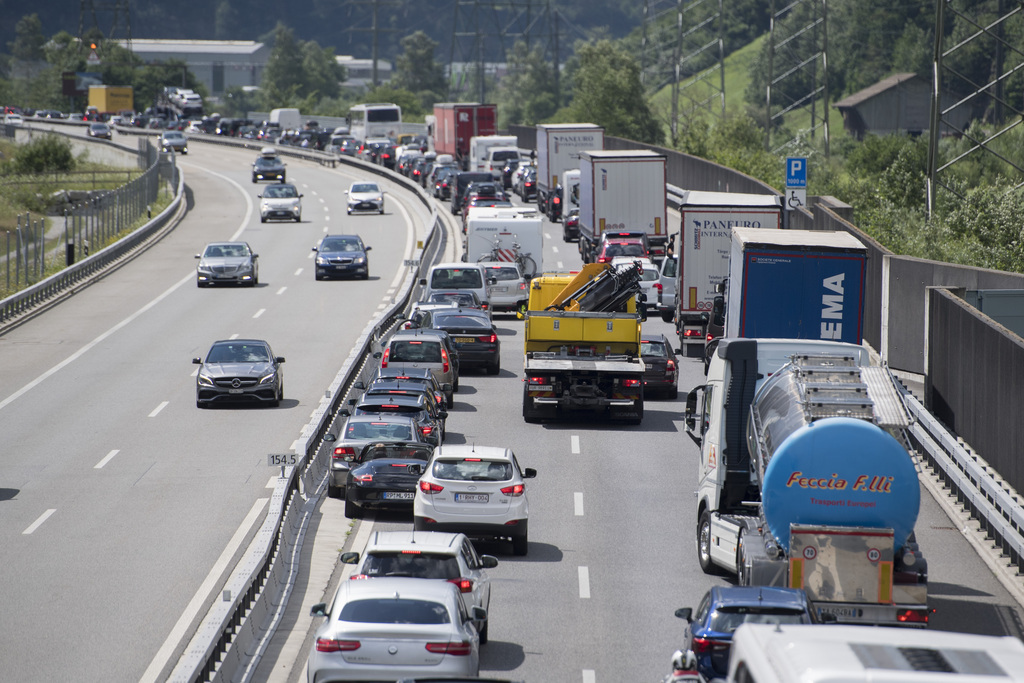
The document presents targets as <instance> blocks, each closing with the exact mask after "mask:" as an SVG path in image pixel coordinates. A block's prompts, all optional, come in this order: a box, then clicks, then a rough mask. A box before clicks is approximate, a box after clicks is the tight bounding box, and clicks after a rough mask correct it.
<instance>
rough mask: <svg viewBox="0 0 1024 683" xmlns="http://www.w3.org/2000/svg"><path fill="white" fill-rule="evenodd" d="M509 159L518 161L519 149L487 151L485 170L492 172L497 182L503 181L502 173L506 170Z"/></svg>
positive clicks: (508, 148)
mask: <svg viewBox="0 0 1024 683" xmlns="http://www.w3.org/2000/svg"><path fill="white" fill-rule="evenodd" d="M509 159H515V160H516V161H518V160H519V159H520V156H519V148H518V147H491V148H490V149H488V150H487V160H486V161H485V162H484V170H485V171H490V172H491V175H492V176H494V179H495V180H498V181H500V180H501V172H502V170H503V169H504V168H505V162H507V161H508V160H509Z"/></svg>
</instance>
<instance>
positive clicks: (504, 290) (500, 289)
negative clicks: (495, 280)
mask: <svg viewBox="0 0 1024 683" xmlns="http://www.w3.org/2000/svg"><path fill="white" fill-rule="evenodd" d="M491 291H492V292H507V291H508V287H491Z"/></svg>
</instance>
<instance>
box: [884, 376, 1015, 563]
mask: <svg viewBox="0 0 1024 683" xmlns="http://www.w3.org/2000/svg"><path fill="white" fill-rule="evenodd" d="M904 398H905V400H906V402H907V405H908V407H909V408H910V411H911V413H912V414H913V415H914V417H915V418H916V419H917V422H916V423H915V424H914V425H912V426H911V428H910V433H911V436H912V437H913V438H914V440H915V442H916V445H917V446H919V447H920V449H921V451H922V453H923V454H924V455H925V458H926V460H927V462H928V464H929V466H930V467H931V468H932V469H933V470H934V471H935V472H936V474H937V475H938V476H939V478H940V479H941V480H942V482H943V483H944V484H945V485H947V486H948V487H949V488H950V489H951V490H952V491H953V493H954V494H955V495H956V498H957V501H958V502H960V503H961V504H962V505H963V506H964V507H965V508H966V509H967V512H968V513H969V514H970V516H971V517H972V518H973V519H976V520H977V521H978V522H979V523H980V524H981V528H982V530H983V531H984V532H985V533H986V534H988V535H989V536H991V538H992V540H993V541H994V542H995V544H996V545H997V546H998V547H999V548H1000V550H1001V551H1002V553H1003V554H1004V555H1006V556H1007V558H1008V559H1009V562H1010V564H1012V565H1013V566H1014V567H1016V568H1017V573H1018V574H1021V573H1022V572H1024V564H1022V560H1024V506H1022V505H1021V502H1020V497H1019V496H1018V495H1017V494H1016V493H1015V492H1014V491H1013V490H1012V489H1010V488H1009V487H1008V486H1007V485H1005V484H1002V483H1001V482H1000V481H999V480H998V479H997V478H996V477H994V476H993V475H992V473H991V471H990V470H991V468H988V467H987V465H985V464H983V463H982V462H980V461H979V458H978V457H977V456H975V455H973V454H972V453H971V452H970V451H968V450H967V449H966V448H964V446H963V445H962V444H961V443H960V442H959V441H958V440H957V438H956V437H955V436H953V435H952V434H950V433H949V431H947V430H946V428H945V427H944V426H943V425H942V424H941V423H940V422H939V421H938V420H937V419H936V418H935V416H933V415H932V414H931V413H929V412H928V410H927V409H926V408H925V407H924V404H922V403H921V402H920V401H919V400H918V399H917V398H916V397H914V396H913V395H912V394H910V393H909V392H907V393H906V394H905V396H904Z"/></svg>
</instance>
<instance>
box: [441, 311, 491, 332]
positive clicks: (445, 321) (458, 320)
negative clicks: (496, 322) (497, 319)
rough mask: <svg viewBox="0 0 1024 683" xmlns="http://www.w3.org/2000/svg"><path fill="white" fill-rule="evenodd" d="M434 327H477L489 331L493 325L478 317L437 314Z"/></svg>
mask: <svg viewBox="0 0 1024 683" xmlns="http://www.w3.org/2000/svg"><path fill="white" fill-rule="evenodd" d="M434 327H477V328H480V329H482V330H489V329H491V323H490V322H489V321H488V320H486V319H485V318H481V317H480V316H476V315H466V314H464V313H463V314H454V315H453V314H450V313H448V314H445V313H435V314H434Z"/></svg>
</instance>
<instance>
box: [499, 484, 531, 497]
mask: <svg viewBox="0 0 1024 683" xmlns="http://www.w3.org/2000/svg"><path fill="white" fill-rule="evenodd" d="M525 490H526V486H525V485H523V484H513V485H512V486H505V487H503V488H502V489H501V492H502V493H504V494H505V495H506V496H512V497H513V498H518V497H519V496H521V495H523V491H525Z"/></svg>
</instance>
